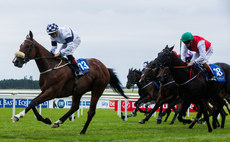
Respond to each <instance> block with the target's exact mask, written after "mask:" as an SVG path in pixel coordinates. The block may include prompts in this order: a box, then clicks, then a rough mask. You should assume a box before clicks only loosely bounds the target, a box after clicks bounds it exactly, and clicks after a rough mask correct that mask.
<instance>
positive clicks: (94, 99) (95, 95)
mask: <svg viewBox="0 0 230 142" xmlns="http://www.w3.org/2000/svg"><path fill="white" fill-rule="evenodd" d="M103 91H104V89H103ZM103 91H98V92H96V91H95V90H94V91H92V96H91V102H90V108H89V111H88V117H87V121H86V123H85V125H84V127H83V129H82V130H81V133H80V134H85V132H86V130H87V128H88V126H89V124H90V122H91V120H92V118H93V116H94V115H95V113H96V107H97V102H98V100H99V98H100V96H101V95H102V93H103Z"/></svg>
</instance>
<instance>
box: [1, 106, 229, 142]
mask: <svg viewBox="0 0 230 142" xmlns="http://www.w3.org/2000/svg"><path fill="white" fill-rule="evenodd" d="M21 110H22V109H16V113H19V112H20V111H21ZM67 110H68V109H42V116H44V117H49V118H50V119H51V120H52V122H55V121H57V120H58V119H59V118H60V117H61V116H62V115H64V114H65V113H66V112H67ZM87 111H88V110H87V109H84V114H83V116H80V118H76V119H75V120H74V121H73V122H71V121H69V120H66V122H65V123H64V124H61V125H60V127H59V128H51V125H46V124H43V123H42V122H39V121H37V120H36V119H35V117H34V114H33V112H32V111H29V112H28V113H27V114H26V116H25V117H24V118H21V119H20V120H19V121H18V122H15V123H12V121H11V120H10V118H11V115H12V108H0V141H1V142H2V141H7V142H10V141H12V142H15V141H16V142H17V141H23V142H24V141H35V142H36V141H39V142H40V141H44V142H48V141H71V142H72V141H132V142H135V141H138V142H139V141H140V142H145V141H146V142H149V141H156V142H162V141H164V142H168V141H170V142H172V141H177V142H182V141H183V142H184V141H186V142H200V141H202V142H209V141H215V142H216V141H220V142H223V141H229V140H230V118H229V116H227V119H226V124H225V128H224V129H221V128H217V129H216V130H213V132H212V133H209V132H208V129H207V126H206V124H202V125H201V124H196V125H195V126H194V128H193V129H188V126H189V125H183V124H182V123H180V122H178V120H177V121H176V122H175V124H174V125H169V123H170V120H171V119H172V115H171V116H170V118H169V119H168V121H167V122H162V124H156V118H155V117H152V118H150V120H149V122H146V123H145V124H139V123H138V121H139V120H141V119H143V118H144V115H143V114H141V113H139V112H138V115H137V117H132V118H128V121H123V120H121V119H120V118H119V117H118V116H117V112H115V111H114V110H112V109H97V112H96V115H95V116H94V118H93V120H92V121H91V124H90V125H89V127H88V129H87V131H86V134H84V135H80V132H81V130H82V128H83V126H84V124H85V121H86V119H87ZM194 115H195V114H192V113H190V116H191V117H194Z"/></svg>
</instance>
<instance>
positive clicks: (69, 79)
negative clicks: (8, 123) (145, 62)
mask: <svg viewBox="0 0 230 142" xmlns="http://www.w3.org/2000/svg"><path fill="white" fill-rule="evenodd" d="M15 55H16V57H15V58H14V60H13V63H14V65H15V66H17V67H22V66H23V64H24V63H26V62H28V61H30V60H33V59H34V60H35V62H36V64H37V67H38V69H39V71H40V79H39V86H40V89H41V93H40V94H39V95H38V96H37V97H35V98H34V99H33V100H32V101H31V102H30V104H29V106H28V107H27V108H26V109H25V110H23V111H22V112H20V113H19V114H17V115H15V116H13V117H12V119H13V120H15V121H18V120H19V118H20V117H23V116H25V114H26V113H27V112H28V111H29V110H30V109H32V110H33V112H34V114H35V116H36V118H37V120H38V121H42V122H44V123H46V124H51V120H50V119H49V118H45V119H44V118H43V117H42V116H41V115H40V114H39V113H38V111H37V109H36V108H35V107H36V106H37V105H39V104H41V103H43V102H45V101H48V100H51V99H54V98H62V97H68V96H72V105H71V108H70V110H69V111H68V112H67V113H66V114H65V115H64V116H62V117H61V118H60V119H59V120H58V121H56V122H55V123H54V124H53V125H52V127H53V128H57V127H59V124H62V123H64V122H65V120H66V119H67V118H69V116H71V115H72V114H73V113H74V112H75V111H77V110H78V109H79V104H80V99H81V97H82V95H83V94H85V93H86V92H88V91H91V102H90V108H89V111H88V117H87V121H86V123H85V125H84V127H83V129H82V131H81V134H85V132H86V130H87V128H88V126H89V124H90V122H91V120H92V118H93V116H94V115H95V112H96V105H97V102H98V100H99V98H100V97H101V95H102V93H103V92H104V90H105V88H106V86H107V84H108V83H109V84H110V85H111V87H112V88H113V89H114V90H115V91H116V92H118V93H119V94H120V95H122V96H124V97H125V98H128V97H127V96H126V95H125V94H124V92H123V90H122V89H121V86H120V81H119V79H118V78H117V76H116V74H115V73H114V72H113V70H112V69H108V68H106V66H105V65H104V64H103V63H102V62H101V61H99V60H97V59H94V58H91V59H87V62H88V65H89V67H90V71H89V72H88V73H87V74H86V75H84V76H82V77H80V78H78V79H77V82H76V81H75V80H76V79H75V77H74V74H73V73H72V71H71V69H70V68H69V67H68V66H67V65H68V63H67V62H66V61H63V60H62V59H61V58H55V57H54V56H53V54H51V53H50V52H49V51H48V50H46V49H45V48H44V47H43V46H41V45H40V44H39V43H38V42H37V41H35V40H34V39H33V34H32V32H31V31H30V32H29V35H28V36H27V37H26V39H25V40H24V42H23V43H22V44H21V45H20V50H19V52H16V54H15Z"/></svg>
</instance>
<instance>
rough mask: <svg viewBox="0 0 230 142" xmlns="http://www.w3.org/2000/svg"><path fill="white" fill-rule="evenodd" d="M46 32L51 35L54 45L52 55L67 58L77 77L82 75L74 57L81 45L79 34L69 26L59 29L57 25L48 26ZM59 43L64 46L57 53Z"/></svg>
mask: <svg viewBox="0 0 230 142" xmlns="http://www.w3.org/2000/svg"><path fill="white" fill-rule="evenodd" d="M46 31H47V33H48V34H49V35H50V39H51V45H52V49H51V53H53V54H54V57H58V56H66V57H67V59H68V61H70V63H71V65H72V66H73V67H74V69H75V75H76V76H78V75H80V73H79V67H78V65H77V62H76V60H75V58H74V57H73V52H74V51H75V50H76V49H77V47H78V46H79V44H80V43H81V40H80V37H79V36H78V35H77V33H76V32H75V31H73V30H72V29H70V28H69V27H67V26H63V27H58V25H56V24H55V23H52V24H48V25H47V28H46ZM57 43H60V44H62V46H61V48H60V50H59V52H58V53H55V50H56V49H57Z"/></svg>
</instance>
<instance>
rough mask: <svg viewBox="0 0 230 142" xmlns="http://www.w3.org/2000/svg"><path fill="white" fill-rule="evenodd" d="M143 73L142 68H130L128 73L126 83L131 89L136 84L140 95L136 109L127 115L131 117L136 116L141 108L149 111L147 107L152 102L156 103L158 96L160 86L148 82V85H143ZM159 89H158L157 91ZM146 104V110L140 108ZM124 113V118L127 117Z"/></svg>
mask: <svg viewBox="0 0 230 142" xmlns="http://www.w3.org/2000/svg"><path fill="white" fill-rule="evenodd" d="M141 75H142V72H141V71H140V70H136V69H129V72H128V75H127V83H126V88H127V89H130V88H131V87H132V86H134V85H135V84H136V85H137V87H138V94H139V96H140V98H139V99H138V100H137V101H136V102H135V104H134V105H135V109H134V110H133V111H132V112H131V114H129V115H127V117H131V116H134V117H135V116H136V115H137V114H136V113H137V111H138V110H139V111H140V112H143V113H145V114H147V113H148V111H147V107H148V105H150V104H153V103H155V99H156V98H157V95H158V93H157V92H158V88H157V87H156V86H155V85H154V84H152V83H151V84H152V85H151V84H148V85H141V84H140V82H139V80H140V79H141ZM156 90H157V91H156ZM143 104H146V105H145V108H146V110H145V111H143V110H142V109H140V107H141V106H142V105H143ZM121 115H122V117H121V118H122V119H124V118H125V116H123V114H122V113H121Z"/></svg>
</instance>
